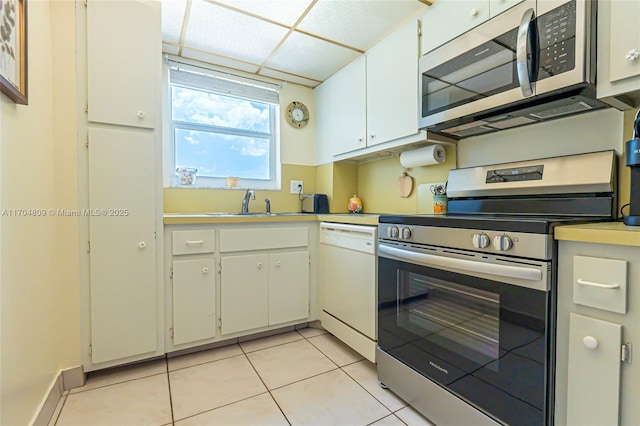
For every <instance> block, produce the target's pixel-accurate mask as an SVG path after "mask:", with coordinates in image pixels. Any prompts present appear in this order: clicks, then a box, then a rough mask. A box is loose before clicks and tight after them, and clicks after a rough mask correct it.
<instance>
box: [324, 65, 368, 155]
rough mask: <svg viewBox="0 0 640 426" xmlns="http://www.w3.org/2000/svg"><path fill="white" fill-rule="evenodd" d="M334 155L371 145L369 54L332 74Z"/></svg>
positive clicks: (332, 139) (332, 138) (331, 102)
mask: <svg viewBox="0 0 640 426" xmlns="http://www.w3.org/2000/svg"><path fill="white" fill-rule="evenodd" d="M331 79H332V86H333V87H332V94H331V100H330V104H331V105H332V107H331V116H332V119H331V125H332V127H333V130H331V132H330V133H331V140H330V143H331V142H332V143H331V145H332V146H333V150H332V152H333V155H337V154H342V153H345V152H349V151H355V150H357V149H360V148H365V147H366V146H367V127H366V123H367V121H366V120H367V99H366V93H367V81H366V58H365V57H364V56H360V57H359V58H357V59H356V60H355V61H353V62H351V63H350V64H349V65H347V66H346V67H344V68H343V69H341V70H340V71H338V73H337V74H335V75H334V76H333V77H332V78H331Z"/></svg>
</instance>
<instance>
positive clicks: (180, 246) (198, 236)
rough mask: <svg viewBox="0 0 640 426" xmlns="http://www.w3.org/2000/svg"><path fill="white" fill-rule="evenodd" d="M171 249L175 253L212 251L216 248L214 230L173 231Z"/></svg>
mask: <svg viewBox="0 0 640 426" xmlns="http://www.w3.org/2000/svg"><path fill="white" fill-rule="evenodd" d="M172 237H173V250H172V253H173V254H174V255H175V254H197V253H213V252H214V251H215V249H216V237H215V231H214V230H213V229H211V230H198V231H173V235H172Z"/></svg>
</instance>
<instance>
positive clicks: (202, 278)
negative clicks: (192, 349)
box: [172, 258, 216, 345]
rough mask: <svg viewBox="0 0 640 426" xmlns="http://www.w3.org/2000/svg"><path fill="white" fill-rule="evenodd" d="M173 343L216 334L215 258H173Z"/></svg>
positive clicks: (195, 339) (206, 337)
mask: <svg viewBox="0 0 640 426" xmlns="http://www.w3.org/2000/svg"><path fill="white" fill-rule="evenodd" d="M172 266H173V343H174V345H181V344H183V343H189V342H195V341H197V340H203V339H209V338H212V337H215V335H216V316H215V306H216V304H215V294H216V270H215V261H214V259H213V258H202V259H190V260H176V261H174V262H173V265H172Z"/></svg>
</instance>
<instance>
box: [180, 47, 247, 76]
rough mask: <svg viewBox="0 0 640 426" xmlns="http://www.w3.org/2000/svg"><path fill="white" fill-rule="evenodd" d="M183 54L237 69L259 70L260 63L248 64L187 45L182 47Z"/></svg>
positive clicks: (190, 57)
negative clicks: (190, 47)
mask: <svg viewBox="0 0 640 426" xmlns="http://www.w3.org/2000/svg"><path fill="white" fill-rule="evenodd" d="M182 56H183V57H185V58H189V59H196V60H198V61H203V62H208V63H210V64H214V65H220V66H223V67H227V68H233V69H236V70H241V71H246V72H251V73H255V72H256V71H258V65H255V64H248V63H246V62H242V61H237V60H235V59H231V58H225V57H222V56H218V55H214V54H212V53H208V52H203V51H200V50H196V49H189V48H188V47H185V48H184V49H182Z"/></svg>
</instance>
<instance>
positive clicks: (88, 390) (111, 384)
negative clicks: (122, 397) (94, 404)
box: [67, 371, 165, 396]
mask: <svg viewBox="0 0 640 426" xmlns="http://www.w3.org/2000/svg"><path fill="white" fill-rule="evenodd" d="M161 374H165V372H164V371H163V372H160V373H153V374H149V375H148V376H142V377H135V378H133V379H127V380H123V381H121V382H116V383H107V384H106V385H102V386H96V387H95V388H91V389H85V390H78V391H76V392H69V394H68V395H67V396H69V395H78V394H81V393H85V392H91V391H94V390H98V389H102V388H107V387H109V386H115V385H121V384H123V383H129V382H134V381H136V380H142V379H148V378H149V377H154V376H159V375H161ZM85 386H86V385H85ZM75 389H79V388H75Z"/></svg>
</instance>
